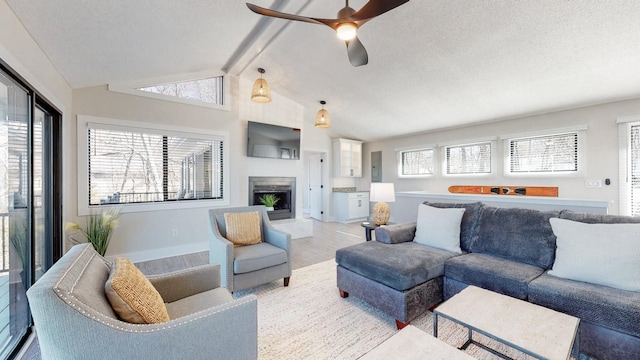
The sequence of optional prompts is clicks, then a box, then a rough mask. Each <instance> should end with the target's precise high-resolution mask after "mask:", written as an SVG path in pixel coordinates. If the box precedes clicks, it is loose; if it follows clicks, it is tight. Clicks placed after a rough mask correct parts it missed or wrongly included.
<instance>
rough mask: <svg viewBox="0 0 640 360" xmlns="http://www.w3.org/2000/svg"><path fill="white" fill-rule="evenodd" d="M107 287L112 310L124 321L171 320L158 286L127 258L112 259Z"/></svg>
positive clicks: (151, 322)
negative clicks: (154, 285) (157, 288)
mask: <svg viewBox="0 0 640 360" xmlns="http://www.w3.org/2000/svg"><path fill="white" fill-rule="evenodd" d="M104 290H105V293H106V294H107V298H108V299H109V302H110V303H111V307H112V308H113V311H115V313H116V314H118V316H119V317H120V318H121V319H122V320H124V321H127V322H130V323H134V324H156V323H161V322H165V321H169V320H170V319H169V313H167V307H166V306H165V304H164V301H163V300H162V296H161V295H160V293H159V292H158V290H156V288H154V287H153V285H152V284H151V282H150V281H149V279H147V278H146V276H144V274H143V273H142V272H141V271H140V270H139V269H138V268H137V267H136V266H135V265H134V264H133V263H132V262H131V260H129V259H127V258H124V257H116V258H115V259H114V260H113V264H112V265H111V273H110V274H109V279H107V282H106V284H105V285H104Z"/></svg>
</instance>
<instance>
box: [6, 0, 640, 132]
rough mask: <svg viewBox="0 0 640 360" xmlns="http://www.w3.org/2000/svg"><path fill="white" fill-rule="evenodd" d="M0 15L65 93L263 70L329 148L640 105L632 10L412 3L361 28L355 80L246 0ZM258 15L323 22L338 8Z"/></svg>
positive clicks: (315, 44)
mask: <svg viewBox="0 0 640 360" xmlns="http://www.w3.org/2000/svg"><path fill="white" fill-rule="evenodd" d="M6 2H7V3H8V4H9V6H10V7H11V8H12V9H13V10H14V12H15V13H16V15H17V16H18V18H19V19H20V20H21V21H22V22H23V24H24V25H25V27H26V28H27V30H28V31H29V32H30V33H31V35H32V36H33V38H34V39H35V40H36V42H37V43H38V44H39V45H40V46H41V48H42V49H43V51H44V52H45V53H46V54H47V55H48V56H49V58H50V59H51V61H52V62H53V63H54V65H55V66H56V67H57V69H58V70H59V71H60V72H61V73H62V75H63V76H64V77H65V78H66V79H67V81H68V82H69V84H70V85H71V86H72V87H73V88H79V87H85V86H92V85H100V84H106V83H118V82H133V81H140V80H144V79H154V78H155V79H157V78H160V77H179V76H188V75H189V74H196V73H197V74H202V73H207V72H209V73H211V74H218V73H220V72H221V71H222V69H224V70H225V71H229V72H230V73H231V74H233V75H239V76H243V77H247V78H248V79H251V80H253V79H254V78H255V77H257V76H258V74H257V72H256V68H257V67H264V68H265V69H267V74H265V78H266V79H267V80H268V81H269V84H270V87H271V89H272V90H273V91H276V92H278V93H280V94H282V95H285V96H287V97H289V98H291V99H293V100H294V101H296V102H298V103H300V104H302V105H304V106H305V107H307V108H309V109H312V110H314V109H316V108H319V104H318V101H319V100H326V101H327V103H328V104H327V106H326V108H327V109H328V110H329V112H330V113H331V117H332V128H331V129H330V131H331V132H332V134H333V135H334V136H344V137H351V138H359V139H362V140H365V141H370V140H375V139H381V138H385V137H390V136H399V135H403V134H407V133H416V132H424V131H429V130H435V129H440V128H446V127H453V126H462V125H465V124H470V123H475V122H484V121H492V120H499V119H508V118H515V117H519V116H524V115H528V114H535V113H542V112H548V111H553V110H558V109H568V108H573V107H579V106H584V105H590V104H597V103H604V102H610V101H615V100H622V99H629V98H636V97H640V66H639V65H640V46H638V44H640V21H638V19H640V1H637V0H629V1H626V0H609V1H601V0H573V1H555V0H539V1H496V0H484V1H483V0H439V1H428V0H412V1H410V2H408V3H406V4H405V5H402V6H400V7H399V8H397V9H394V10H392V11H390V12H388V13H386V14H384V15H382V16H380V17H378V18H376V19H374V20H372V21H370V22H369V23H367V24H366V25H364V26H363V27H362V28H361V29H360V31H359V38H360V40H361V41H362V43H363V44H364V45H365V47H366V48H367V50H368V53H369V64H368V65H366V66H362V67H358V68H354V67H352V66H351V65H350V64H349V62H348V60H347V55H346V49H345V46H344V43H342V42H340V41H339V40H338V39H337V38H336V37H335V34H334V33H333V32H332V31H331V29H329V28H328V27H325V26H320V25H314V24H308V23H297V22H289V21H286V20H281V19H272V20H268V19H266V18H263V17H261V16H259V15H256V14H254V13H252V12H250V11H249V10H248V9H247V8H246V6H245V4H244V2H241V1H215V0H206V1H205V0H183V1H175V0H171V1H169V0H154V1H151V0H136V1H124V0H109V1H86V0H49V1H46V2H45V1H40V2H34V1H22V0H6ZM253 2H254V3H255V4H257V5H259V6H263V7H268V8H278V9H281V11H285V12H298V11H300V14H301V15H305V16H313V17H325V18H331V17H335V13H336V12H337V10H339V9H340V8H341V7H343V6H344V2H343V1H340V0H322V1H321V0H306V1H296V2H291V1H284V0H276V1H269V0H253ZM365 3H366V1H363V0H360V1H351V2H350V6H351V7H353V8H355V9H358V8H360V7H361V6H362V5H364V4H365ZM305 121H309V122H311V121H313V119H305Z"/></svg>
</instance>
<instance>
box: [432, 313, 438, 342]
mask: <svg viewBox="0 0 640 360" xmlns="http://www.w3.org/2000/svg"><path fill="white" fill-rule="evenodd" d="M433 337H434V338H437V337H438V314H433Z"/></svg>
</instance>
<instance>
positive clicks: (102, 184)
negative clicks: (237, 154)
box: [87, 124, 223, 205]
mask: <svg viewBox="0 0 640 360" xmlns="http://www.w3.org/2000/svg"><path fill="white" fill-rule="evenodd" d="M87 135H88V146H87V148H88V164H89V167H88V169H89V174H88V177H89V186H88V190H89V205H100V204H114V203H119V204H122V203H125V204H126V203H146V202H162V201H176V200H186V199H221V198H222V197H223V181H222V178H223V173H222V169H223V166H222V165H223V140H222V139H212V138H202V137H198V135H195V134H194V135H191V134H189V135H186V136H184V135H173V134H169V133H167V134H163V133H155V132H151V131H146V130H131V128H124V127H123V128H122V129H118V128H117V127H116V128H114V127H108V128H101V127H99V126H97V125H95V126H94V125H93V124H90V126H89V128H88V133H87Z"/></svg>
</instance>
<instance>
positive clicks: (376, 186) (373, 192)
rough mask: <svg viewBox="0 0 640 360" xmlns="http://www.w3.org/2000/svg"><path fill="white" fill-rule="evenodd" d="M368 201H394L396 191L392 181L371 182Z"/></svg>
mask: <svg viewBox="0 0 640 360" xmlns="http://www.w3.org/2000/svg"><path fill="white" fill-rule="evenodd" d="M369 200H370V201H377V202H379V201H383V202H394V201H396V192H395V190H394V188H393V183H372V184H371V189H370V191H369Z"/></svg>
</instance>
